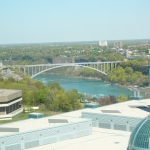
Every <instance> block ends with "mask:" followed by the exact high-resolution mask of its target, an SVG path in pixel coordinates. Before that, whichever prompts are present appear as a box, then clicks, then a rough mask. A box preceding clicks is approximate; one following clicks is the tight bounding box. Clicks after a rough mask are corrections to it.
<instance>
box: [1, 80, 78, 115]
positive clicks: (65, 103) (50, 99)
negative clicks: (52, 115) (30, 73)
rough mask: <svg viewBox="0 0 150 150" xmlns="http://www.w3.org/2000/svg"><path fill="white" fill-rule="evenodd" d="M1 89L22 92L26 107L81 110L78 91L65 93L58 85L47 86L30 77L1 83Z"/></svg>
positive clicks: (50, 84)
mask: <svg viewBox="0 0 150 150" xmlns="http://www.w3.org/2000/svg"><path fill="white" fill-rule="evenodd" d="M0 88H3V89H16V90H22V98H23V100H22V104H23V105H26V106H36V105H40V104H45V106H46V108H47V109H49V110H52V111H63V112H66V111H71V110H77V109H80V108H81V105H80V102H79V100H78V91H77V90H75V89H73V90H70V91H65V90H64V89H63V88H62V87H61V86H60V85H59V84H58V83H48V86H45V85H44V84H43V83H41V82H37V81H34V80H32V79H31V78H29V77H25V79H24V80H21V81H15V80H13V79H12V78H8V79H5V80H3V81H1V82H0Z"/></svg>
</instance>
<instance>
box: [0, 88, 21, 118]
mask: <svg viewBox="0 0 150 150" xmlns="http://www.w3.org/2000/svg"><path fill="white" fill-rule="evenodd" d="M21 100H22V91H21V90H8V89H0V120H5V119H12V118H13V117H15V116H16V115H18V114H20V113H21V112H22V111H23V108H22V107H21V105H20V101H21Z"/></svg>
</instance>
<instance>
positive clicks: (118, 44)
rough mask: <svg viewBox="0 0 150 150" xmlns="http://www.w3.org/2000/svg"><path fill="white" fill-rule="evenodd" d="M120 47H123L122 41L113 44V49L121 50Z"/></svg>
mask: <svg viewBox="0 0 150 150" xmlns="http://www.w3.org/2000/svg"><path fill="white" fill-rule="evenodd" d="M122 46H123V43H122V41H115V42H114V47H117V48H122Z"/></svg>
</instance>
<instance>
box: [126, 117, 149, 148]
mask: <svg viewBox="0 0 150 150" xmlns="http://www.w3.org/2000/svg"><path fill="white" fill-rule="evenodd" d="M128 149H129V150H150V114H149V115H148V117H146V118H144V119H143V120H141V121H140V122H139V123H138V124H137V126H136V127H135V128H134V130H133V132H132V133H131V135H130V140H129V145H128Z"/></svg>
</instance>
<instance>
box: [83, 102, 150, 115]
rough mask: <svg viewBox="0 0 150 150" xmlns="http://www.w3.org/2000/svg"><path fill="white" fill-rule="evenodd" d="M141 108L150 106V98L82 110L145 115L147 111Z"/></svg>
mask: <svg viewBox="0 0 150 150" xmlns="http://www.w3.org/2000/svg"><path fill="white" fill-rule="evenodd" d="M139 107H141V108H148V109H149V107H150V99H145V100H130V101H126V102H122V103H116V104H112V105H107V106H102V107H98V108H95V109H89V108H88V109H84V110H83V111H82V112H89V113H96V114H108V115H116V116H129V117H139V118H143V117H146V116H147V115H148V114H149V112H147V111H144V110H142V109H140V108H139Z"/></svg>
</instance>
